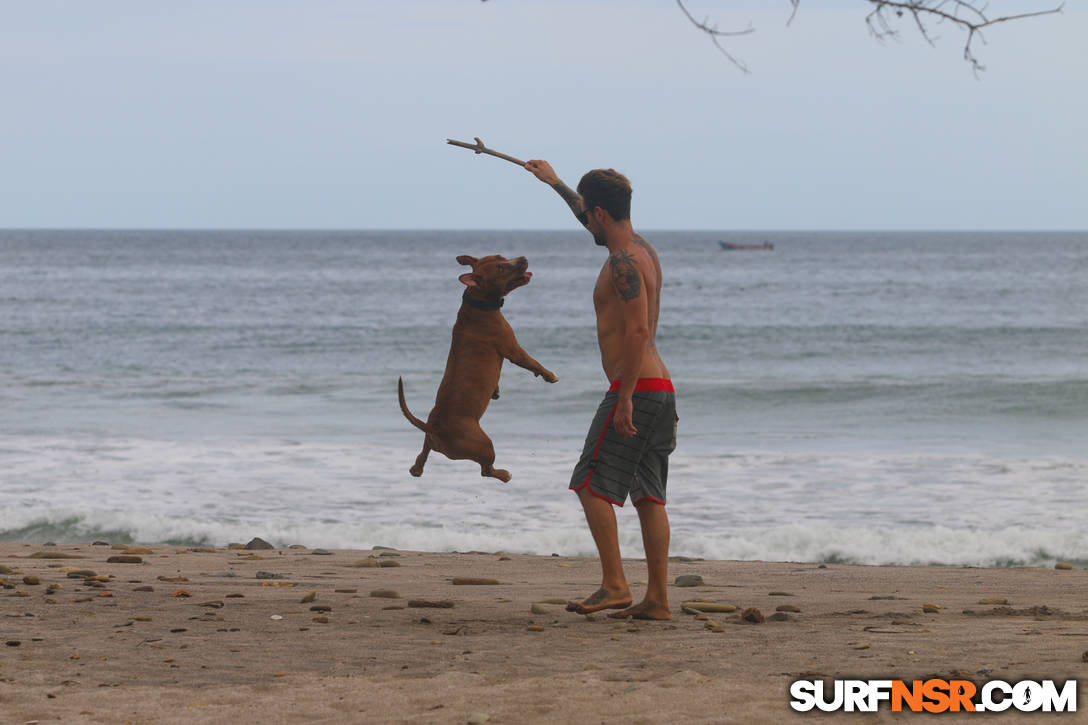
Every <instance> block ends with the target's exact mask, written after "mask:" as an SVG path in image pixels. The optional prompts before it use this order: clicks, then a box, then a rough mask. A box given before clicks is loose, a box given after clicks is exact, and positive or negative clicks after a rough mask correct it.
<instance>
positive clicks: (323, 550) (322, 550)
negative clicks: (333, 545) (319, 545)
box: [310, 549, 332, 556]
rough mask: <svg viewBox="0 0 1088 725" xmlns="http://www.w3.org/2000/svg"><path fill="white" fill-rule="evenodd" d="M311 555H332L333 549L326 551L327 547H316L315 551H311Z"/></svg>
mask: <svg viewBox="0 0 1088 725" xmlns="http://www.w3.org/2000/svg"><path fill="white" fill-rule="evenodd" d="M310 555H311V556H332V552H331V551H326V550H325V549H314V550H313V551H311V552H310Z"/></svg>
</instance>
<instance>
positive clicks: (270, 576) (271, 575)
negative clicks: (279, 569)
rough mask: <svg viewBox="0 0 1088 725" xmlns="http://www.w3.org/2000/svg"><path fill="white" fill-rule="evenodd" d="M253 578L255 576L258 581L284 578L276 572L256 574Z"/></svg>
mask: <svg viewBox="0 0 1088 725" xmlns="http://www.w3.org/2000/svg"><path fill="white" fill-rule="evenodd" d="M253 576H255V577H256V578H258V579H283V578H284V576H283V574H276V573H275V572H271V571H259V572H257V573H256V574H254V575H253Z"/></svg>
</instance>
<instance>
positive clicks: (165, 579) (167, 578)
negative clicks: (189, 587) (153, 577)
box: [158, 576, 189, 584]
mask: <svg viewBox="0 0 1088 725" xmlns="http://www.w3.org/2000/svg"><path fill="white" fill-rule="evenodd" d="M158 579H159V581H161V582H171V583H173V584H180V583H181V582H187V581H189V579H188V578H187V577H183V576H160V577H158Z"/></svg>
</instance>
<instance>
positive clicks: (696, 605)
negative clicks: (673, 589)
mask: <svg viewBox="0 0 1088 725" xmlns="http://www.w3.org/2000/svg"><path fill="white" fill-rule="evenodd" d="M683 606H684V607H687V608H688V609H694V610H696V611H699V612H719V613H725V612H735V611H737V608H736V607H734V606H733V605H732V604H722V603H719V602H684V604H683Z"/></svg>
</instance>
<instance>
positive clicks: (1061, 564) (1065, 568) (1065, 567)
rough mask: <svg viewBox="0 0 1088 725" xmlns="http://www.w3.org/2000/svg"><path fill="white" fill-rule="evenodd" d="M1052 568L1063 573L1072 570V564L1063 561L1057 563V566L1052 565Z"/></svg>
mask: <svg viewBox="0 0 1088 725" xmlns="http://www.w3.org/2000/svg"><path fill="white" fill-rule="evenodd" d="M1054 568H1055V569H1061V570H1063V571H1069V570H1070V569H1072V568H1073V565H1072V564H1067V563H1066V562H1064V561H1059V562H1058V563H1057V564H1055V565H1054Z"/></svg>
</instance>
